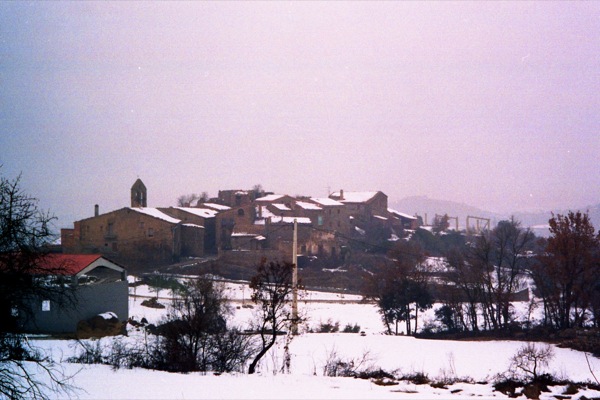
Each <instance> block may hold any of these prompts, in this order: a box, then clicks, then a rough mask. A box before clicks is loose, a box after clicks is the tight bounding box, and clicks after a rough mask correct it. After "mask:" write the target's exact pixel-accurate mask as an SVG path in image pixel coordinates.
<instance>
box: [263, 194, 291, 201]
mask: <svg viewBox="0 0 600 400" xmlns="http://www.w3.org/2000/svg"><path fill="white" fill-rule="evenodd" d="M282 197H285V195H284V194H269V195H266V196H263V197H259V198H258V199H256V201H266V202H271V201H276V200H279V199H281V198H282Z"/></svg>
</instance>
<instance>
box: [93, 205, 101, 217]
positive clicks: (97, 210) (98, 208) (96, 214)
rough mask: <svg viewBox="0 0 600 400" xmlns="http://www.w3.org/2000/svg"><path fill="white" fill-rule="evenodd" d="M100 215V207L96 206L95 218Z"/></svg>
mask: <svg viewBox="0 0 600 400" xmlns="http://www.w3.org/2000/svg"><path fill="white" fill-rule="evenodd" d="M98 215H100V207H99V206H98V204H96V205H95V206H94V217H97V216H98Z"/></svg>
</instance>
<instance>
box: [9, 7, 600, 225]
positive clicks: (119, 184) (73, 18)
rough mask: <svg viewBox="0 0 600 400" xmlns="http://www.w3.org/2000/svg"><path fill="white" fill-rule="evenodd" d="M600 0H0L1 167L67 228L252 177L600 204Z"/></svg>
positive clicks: (278, 185)
mask: <svg viewBox="0 0 600 400" xmlns="http://www.w3.org/2000/svg"><path fill="white" fill-rule="evenodd" d="M599 33H600V2H564V3H563V2H458V3H450V2H422V3H420V2H382V3H377V2H366V3H362V2H349V3H344V2H326V3H320V2H292V3H284V2H265V3H259V2H192V3H175V2H165V3H161V2H34V3H26V2H0V163H1V164H3V165H4V166H3V167H2V174H3V175H5V176H9V177H14V176H16V175H17V174H18V173H20V172H22V174H23V176H22V179H23V181H22V183H23V186H24V187H25V188H26V189H27V191H28V192H29V193H31V194H33V195H35V196H37V197H38V198H40V200H41V203H40V205H41V206H42V207H43V208H45V209H50V210H51V211H53V212H54V213H56V214H57V216H58V217H59V222H58V226H59V227H68V226H71V224H72V222H73V220H76V219H82V218H85V217H88V216H90V215H92V213H93V206H94V204H96V203H97V204H99V205H100V209H101V212H106V211H110V210H113V209H117V208H120V207H123V206H127V205H128V203H129V188H130V187H131V185H132V184H133V182H134V181H135V180H136V179H137V178H138V177H140V178H141V179H142V180H143V181H144V183H145V184H146V186H147V187H148V201H149V206H170V205H174V204H175V200H176V198H177V197H178V196H179V195H181V194H186V193H191V192H202V191H207V192H209V194H211V195H216V194H217V191H218V190H219V189H238V188H251V187H252V186H253V185H255V184H257V183H260V184H262V185H263V187H264V188H265V189H267V190H270V191H275V192H277V193H287V194H290V195H296V194H306V195H313V196H320V197H323V196H326V195H327V191H328V189H329V190H331V191H334V190H339V189H345V190H382V191H384V192H385V193H386V194H388V196H389V198H390V201H393V200H394V199H401V198H403V197H406V196H411V195H428V196H429V197H433V198H440V199H446V200H454V201H459V202H464V203H468V204H471V205H475V206H478V207H481V208H484V209H489V210H492V211H501V212H511V211H518V210H531V209H546V210H547V209H551V208H573V207H585V206H586V205H590V204H597V203H599V202H600V166H599V165H600V163H599V162H598V154H599V153H600V135H599V131H600V130H599V127H600V118H599V115H600V113H599V111H600V95H599V93H600V34H599Z"/></svg>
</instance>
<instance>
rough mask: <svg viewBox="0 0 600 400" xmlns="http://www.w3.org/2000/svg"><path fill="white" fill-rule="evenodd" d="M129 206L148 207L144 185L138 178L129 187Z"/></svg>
mask: <svg viewBox="0 0 600 400" xmlns="http://www.w3.org/2000/svg"><path fill="white" fill-rule="evenodd" d="M131 207H148V205H147V191H146V185H144V182H142V180H141V179H139V178H138V180H137V181H135V183H134V184H133V186H132V187H131Z"/></svg>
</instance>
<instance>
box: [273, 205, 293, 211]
mask: <svg viewBox="0 0 600 400" xmlns="http://www.w3.org/2000/svg"><path fill="white" fill-rule="evenodd" d="M273 207H275V208H276V209H278V210H280V211H292V209H291V208H289V207H288V206H286V205H285V204H283V203H273Z"/></svg>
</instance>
